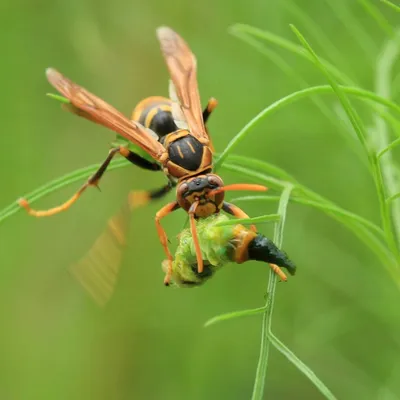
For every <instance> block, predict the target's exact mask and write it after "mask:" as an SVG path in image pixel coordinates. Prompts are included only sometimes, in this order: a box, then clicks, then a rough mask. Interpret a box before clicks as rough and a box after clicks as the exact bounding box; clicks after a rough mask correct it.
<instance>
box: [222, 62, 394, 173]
mask: <svg viewBox="0 0 400 400" xmlns="http://www.w3.org/2000/svg"><path fill="white" fill-rule="evenodd" d="M317 59H318V58H317ZM334 85H335V87H333V86H329V85H324V86H315V87H311V88H307V89H302V90H299V91H297V92H294V93H291V94H289V95H287V96H285V97H282V98H281V99H279V100H277V101H275V102H274V103H272V104H271V105H269V106H268V107H266V108H264V110H262V111H261V112H260V113H259V114H257V115H256V116H255V117H254V118H253V119H252V120H250V121H249V122H248V123H247V124H246V125H245V126H244V127H243V128H242V129H241V130H240V131H239V133H237V134H236V135H235V136H234V137H233V138H232V139H231V141H230V142H229V143H228V145H227V146H226V148H225V150H224V151H223V152H222V153H221V155H220V156H219V157H218V159H217V161H216V162H215V170H217V169H218V168H219V167H220V166H221V165H222V163H223V162H224V161H225V159H226V157H228V155H229V154H230V153H232V151H233V150H234V149H235V148H236V147H237V146H239V144H240V143H241V142H242V141H243V140H244V139H245V138H246V137H247V135H248V134H249V133H250V132H251V130H252V129H253V128H255V127H256V126H257V125H258V124H259V123H260V122H261V121H262V120H263V119H264V118H266V117H267V116H270V115H272V114H273V113H274V112H276V111H278V110H280V109H281V108H283V107H285V106H287V105H289V104H291V103H293V102H295V101H298V100H300V99H303V98H305V97H308V96H310V95H313V94H317V93H332V92H335V93H336V95H338V92H337V91H338V90H339V93H340V95H339V96H340V98H341V99H343V98H344V103H345V105H346V110H345V111H346V113H347V115H348V116H349V118H350V116H351V118H350V121H351V122H352V124H353V127H355V129H356V133H357V136H358V137H359V139H360V141H362V143H363V145H364V148H365V149H366V150H368V149H367V144H366V141H365V138H364V135H363V133H362V128H361V127H360V125H361V123H360V122H359V117H358V116H357V115H355V113H354V111H352V109H351V106H350V103H349V101H348V100H347V98H346V97H345V96H344V95H343V94H342V92H344V93H348V94H350V95H354V96H357V97H360V98H362V99H364V100H372V101H374V102H377V103H380V104H383V105H386V106H388V107H390V108H391V109H392V110H394V111H396V112H397V113H399V114H400V106H399V105H397V104H395V103H393V102H392V101H390V100H387V99H384V98H381V97H380V96H377V95H376V94H374V93H372V92H369V91H367V90H363V89H359V88H355V87H347V86H340V85H337V84H336V82H334ZM349 107H350V109H351V111H350V115H349V113H348V110H349ZM354 124H355V125H354ZM368 153H369V150H368Z"/></svg>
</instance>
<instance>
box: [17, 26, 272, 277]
mask: <svg viewBox="0 0 400 400" xmlns="http://www.w3.org/2000/svg"><path fill="white" fill-rule="evenodd" d="M157 37H158V39H159V42H160V46H161V52H162V54H163V56H164V59H165V61H166V64H167V67H168V70H169V74H170V77H171V82H170V95H169V96H170V98H169V99H167V98H163V97H155V96H153V97H150V98H147V99H145V100H142V101H141V102H140V103H139V104H138V105H137V106H136V108H135V109H134V111H133V115H132V119H129V118H127V117H126V116H124V115H123V114H122V113H121V112H119V111H118V110H116V109H115V108H114V107H112V106H111V105H109V104H108V103H106V102H105V101H104V100H102V99H100V98H99V97H97V96H95V95H94V94H92V93H90V92H89V91H87V90H86V89H84V88H83V87H81V86H79V85H78V84H76V83H74V82H72V81H71V80H70V79H68V78H67V77H65V76H64V75H62V74H61V73H60V72H58V71H57V70H55V69H52V68H49V69H48V70H47V79H48V81H49V82H50V84H51V85H53V86H54V87H55V88H56V89H57V90H58V91H59V92H60V93H61V94H62V95H63V96H64V97H65V98H66V99H67V100H68V101H69V103H68V104H66V105H65V106H66V108H67V109H68V110H69V111H70V112H72V113H74V114H76V115H78V116H81V117H83V118H86V119H88V120H90V121H92V122H95V123H97V124H100V125H103V126H105V127H107V128H109V129H111V130H113V131H115V132H116V133H117V134H119V135H121V136H122V137H123V138H124V139H125V140H127V141H128V142H130V143H133V144H135V145H137V146H139V147H140V148H141V149H142V150H144V151H145V153H147V154H148V155H149V156H150V157H151V158H152V161H149V160H148V159H147V158H146V157H143V156H141V155H139V154H138V153H136V152H133V151H131V150H130V149H129V148H128V147H127V146H116V147H114V148H112V149H111V150H110V151H109V154H108V156H107V158H106V159H105V161H104V162H103V163H102V164H101V166H100V167H99V169H98V170H97V172H95V173H94V174H93V175H92V176H91V177H89V179H88V180H87V182H86V183H85V184H84V185H83V186H81V188H80V189H79V190H78V191H77V192H76V193H75V194H74V195H73V196H72V197H71V198H70V199H68V200H67V201H66V202H65V203H63V204H61V205H59V206H57V207H54V208H51V209H48V210H34V209H32V208H31V207H30V205H29V203H28V201H27V200H26V199H20V200H19V204H20V205H21V206H22V207H24V208H25V209H26V210H27V211H28V213H29V214H30V215H33V216H36V217H45V216H51V215H54V214H57V213H59V212H62V211H65V210H67V209H68V208H69V207H71V205H72V204H74V203H75V202H76V201H77V200H78V199H79V197H80V196H81V195H82V193H83V192H84V191H85V190H86V189H87V188H88V187H90V186H98V184H99V181H100V179H101V177H102V176H103V174H104V172H105V171H106V169H107V167H108V166H109V164H110V162H111V161H112V159H113V158H114V156H115V155H117V154H119V155H121V156H122V157H125V158H126V159H127V160H129V161H130V162H131V163H132V164H134V165H136V166H138V167H140V168H143V169H147V170H152V171H160V170H162V171H163V172H164V173H165V174H166V176H167V178H168V183H167V185H165V186H163V187H162V188H160V189H157V190H155V191H152V192H149V193H147V194H146V195H143V196H142V197H143V198H142V200H143V202H146V201H149V200H152V199H155V198H160V197H163V196H165V195H166V194H167V193H168V192H169V191H170V190H171V189H172V188H173V187H175V186H176V200H174V201H172V202H170V203H169V204H167V205H165V206H164V207H162V208H161V209H160V210H159V211H158V212H157V214H156V217H155V223H156V228H157V232H158V236H159V238H160V242H161V245H162V246H163V248H164V251H165V254H166V255H167V259H168V268H167V273H166V276H165V279H164V283H165V284H166V285H168V284H169V281H170V279H171V274H172V262H173V257H172V254H171V252H170V250H169V248H168V238H167V235H166V232H165V231H164V229H163V227H162V225H161V220H162V219H163V218H164V217H166V216H167V215H168V214H170V213H172V212H173V211H175V210H178V209H180V208H182V209H184V210H185V211H186V212H187V213H188V214H189V220H190V228H191V234H192V236H193V241H194V246H195V249H196V254H197V268H198V272H199V273H202V272H203V268H204V266H203V259H202V255H201V249H200V245H199V242H198V239H197V233H196V223H195V221H196V220H197V219H199V218H205V217H208V216H210V215H213V214H216V213H219V212H220V210H223V211H225V212H227V213H229V214H231V215H234V216H236V217H238V218H248V215H247V214H246V213H245V212H244V211H242V210H241V209H240V208H238V207H237V206H235V205H233V204H230V203H228V202H226V201H224V194H225V192H226V191H228V190H254V191H265V190H267V188H266V187H265V186H261V185H255V184H233V185H227V186H225V185H224V183H223V181H222V179H221V178H220V177H219V176H218V175H216V174H214V173H213V172H212V169H213V168H212V161H213V146H212V142H211V139H210V136H209V133H208V130H207V129H206V127H205V123H206V122H207V119H208V117H209V116H210V114H211V112H212V111H213V110H214V109H215V107H216V105H217V102H216V100H215V99H210V100H209V102H208V104H207V107H206V108H205V110H204V111H203V110H202V108H201V103H200V95H199V91H198V85H197V65H196V58H195V56H194V54H193V53H192V52H191V50H190V48H189V46H188V45H187V44H186V42H185V41H184V40H183V39H182V38H181V37H180V36H179V35H178V34H177V33H176V32H174V31H173V30H172V29H170V28H168V27H160V28H158V29H157ZM252 229H253V230H255V227H252Z"/></svg>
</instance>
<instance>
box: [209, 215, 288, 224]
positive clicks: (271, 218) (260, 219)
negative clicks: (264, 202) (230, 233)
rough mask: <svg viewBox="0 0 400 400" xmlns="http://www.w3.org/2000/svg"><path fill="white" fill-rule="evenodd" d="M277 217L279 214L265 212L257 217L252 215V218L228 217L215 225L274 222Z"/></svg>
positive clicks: (278, 217) (277, 219)
mask: <svg viewBox="0 0 400 400" xmlns="http://www.w3.org/2000/svg"><path fill="white" fill-rule="evenodd" d="M279 219H280V215H279V214H266V215H260V216H258V217H253V218H235V219H230V220H228V221H223V222H218V224H216V226H228V225H237V224H243V225H249V224H257V223H260V222H276V221H279Z"/></svg>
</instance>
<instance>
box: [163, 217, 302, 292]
mask: <svg viewBox="0 0 400 400" xmlns="http://www.w3.org/2000/svg"><path fill="white" fill-rule="evenodd" d="M227 220H228V217H227V216H225V215H222V214H214V215H212V216H210V217H208V218H205V219H203V220H201V221H199V222H198V223H197V234H198V237H199V242H200V247H201V251H202V257H203V264H204V269H203V272H201V273H199V272H198V268H197V260H196V253H195V252H194V241H193V238H192V235H191V232H190V230H189V229H185V230H183V231H182V232H181V233H180V235H179V237H178V248H177V250H176V253H175V259H174V262H173V264H172V279H171V282H172V283H173V284H174V285H176V286H177V287H189V288H190V287H196V286H199V285H202V284H203V283H204V282H206V281H207V280H208V279H210V278H211V277H213V276H214V274H215V272H216V271H218V270H219V269H221V268H222V267H223V266H225V265H226V264H228V263H230V262H235V263H238V264H242V263H244V262H246V261H249V260H257V261H263V262H267V263H268V264H269V265H270V267H271V268H272V270H273V271H274V272H275V273H276V274H277V275H278V276H279V277H280V279H281V280H282V281H286V280H287V277H286V275H285V273H284V272H283V271H282V270H281V268H280V267H284V268H286V269H287V271H288V272H289V273H290V274H291V275H294V274H295V272H296V266H295V265H294V263H293V262H292V261H291V260H290V259H289V258H288V256H287V255H286V253H285V252H283V251H282V250H279V248H278V247H277V246H276V245H275V244H274V243H273V242H272V241H271V240H270V239H268V238H267V237H265V236H264V235H262V234H260V233H255V232H254V231H252V230H251V229H248V228H246V227H245V226H243V225H241V224H237V225H220V224H221V223H222V224H223V222H225V221H227ZM162 268H163V269H164V270H167V269H168V260H164V262H163V264H162Z"/></svg>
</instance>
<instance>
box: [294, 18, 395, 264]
mask: <svg viewBox="0 0 400 400" xmlns="http://www.w3.org/2000/svg"><path fill="white" fill-rule="evenodd" d="M291 29H292V30H293V32H294V33H295V35H296V36H297V38H298V39H299V41H300V42H301V43H302V45H303V46H304V48H305V49H307V51H308V52H309V53H310V55H311V56H312V58H313V60H314V63H315V65H316V66H317V67H318V68H319V69H320V70H321V72H322V73H323V74H324V75H325V76H326V78H327V80H328V81H329V83H330V84H331V86H332V88H333V90H334V91H335V93H336V96H337V97H338V99H339V101H340V103H341V104H342V106H343V109H344V111H345V112H346V114H347V116H348V118H349V120H350V122H351V124H352V125H353V128H354V130H355V132H356V134H357V137H358V138H359V140H360V143H361V144H362V145H363V147H364V149H365V151H366V153H367V155H368V160H369V162H370V165H371V170H372V176H373V178H374V183H375V187H376V190H377V195H378V200H379V206H380V213H381V219H382V224H383V230H384V232H385V235H386V240H387V243H388V246H389V248H390V249H391V252H392V253H393V255H395V257H398V256H399V254H398V249H397V243H396V238H395V235H394V231H393V229H392V221H391V218H390V212H389V209H388V207H387V203H386V201H385V187H384V184H383V178H382V173H381V170H380V164H379V161H378V158H377V157H376V155H375V154H374V153H373V152H372V151H371V149H370V148H369V147H368V145H367V142H366V133H365V129H364V126H363V124H362V122H361V119H360V117H359V115H358V114H357V112H356V111H355V109H354V108H353V107H352V106H351V103H350V101H349V100H348V98H347V96H346V95H345V92H344V91H342V89H341V87H340V85H338V84H337V82H336V81H335V79H334V77H333V76H332V75H331V73H330V72H329V70H328V69H327V68H326V67H325V66H324V65H323V63H322V62H321V61H320V59H319V57H318V56H317V54H316V53H315V52H314V50H313V49H312V48H311V46H310V45H309V43H308V42H307V41H306V39H305V38H304V36H303V35H302V34H301V33H300V31H299V30H298V29H297V28H296V27H295V26H294V25H291Z"/></svg>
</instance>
